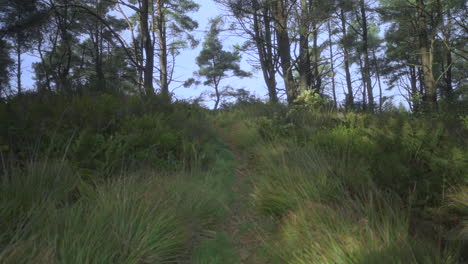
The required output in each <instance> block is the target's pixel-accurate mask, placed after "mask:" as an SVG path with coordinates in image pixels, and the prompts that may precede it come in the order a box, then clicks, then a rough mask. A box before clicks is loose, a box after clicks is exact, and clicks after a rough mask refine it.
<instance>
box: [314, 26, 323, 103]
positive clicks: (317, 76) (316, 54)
mask: <svg viewBox="0 0 468 264" xmlns="http://www.w3.org/2000/svg"><path fill="white" fill-rule="evenodd" d="M318 31H319V28H318V27H317V25H316V24H315V23H314V24H313V25H312V37H313V39H314V40H313V45H312V49H313V51H314V88H315V89H316V90H317V93H319V94H322V93H323V91H322V76H320V72H319V64H320V51H319V46H318V35H319V32H318Z"/></svg>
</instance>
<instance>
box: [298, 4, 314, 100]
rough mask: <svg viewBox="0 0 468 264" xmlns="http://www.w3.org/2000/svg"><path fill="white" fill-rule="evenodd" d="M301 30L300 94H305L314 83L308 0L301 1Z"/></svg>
mask: <svg viewBox="0 0 468 264" xmlns="http://www.w3.org/2000/svg"><path fill="white" fill-rule="evenodd" d="M299 28H300V30H299V34H300V36H299V46H300V47H299V67H298V71H299V92H300V93H303V92H305V91H307V90H309V89H310V88H311V83H312V78H311V65H310V53H309V29H310V16H309V6H308V4H307V0H301V19H300V26H299Z"/></svg>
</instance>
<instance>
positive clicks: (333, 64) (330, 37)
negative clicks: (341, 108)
mask: <svg viewBox="0 0 468 264" xmlns="http://www.w3.org/2000/svg"><path fill="white" fill-rule="evenodd" d="M327 28H328V42H329V44H328V48H329V50H330V71H331V79H332V92H333V103H334V105H335V108H337V107H338V103H337V101H336V82H335V61H334V59H335V58H334V54H333V42H332V30H331V26H330V21H328V23H327Z"/></svg>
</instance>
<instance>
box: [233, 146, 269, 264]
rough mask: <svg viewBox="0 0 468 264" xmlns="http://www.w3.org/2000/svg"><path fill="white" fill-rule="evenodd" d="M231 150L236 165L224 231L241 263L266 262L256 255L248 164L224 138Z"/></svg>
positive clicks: (257, 239) (255, 233)
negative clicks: (232, 196) (232, 198)
mask: <svg viewBox="0 0 468 264" xmlns="http://www.w3.org/2000/svg"><path fill="white" fill-rule="evenodd" d="M225 143H226V144H227V146H228V148H229V150H230V151H231V152H232V154H233V156H234V160H235V164H236V167H235V169H234V177H235V181H234V184H233V187H232V188H233V193H234V201H233V203H232V204H231V207H230V212H229V218H228V220H227V221H226V223H225V228H224V229H225V232H226V234H227V235H228V236H229V237H230V238H231V241H232V243H233V246H234V247H235V250H236V251H237V253H238V255H239V259H240V263H241V264H263V263H266V262H265V261H264V260H262V259H261V258H260V257H259V256H258V249H259V247H260V245H261V241H260V239H259V238H258V236H257V234H258V232H257V231H256V230H255V226H256V222H257V221H256V219H257V216H256V214H255V212H254V210H253V208H252V206H251V204H250V199H249V198H250V192H251V186H250V184H249V183H248V164H247V160H246V157H245V156H244V155H243V154H242V153H241V152H240V151H239V150H238V149H237V147H236V145H235V144H234V143H233V142H231V141H229V140H225Z"/></svg>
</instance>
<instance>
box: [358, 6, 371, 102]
mask: <svg viewBox="0 0 468 264" xmlns="http://www.w3.org/2000/svg"><path fill="white" fill-rule="evenodd" d="M360 6H361V19H362V55H363V56H364V65H363V70H364V76H363V77H364V80H363V81H364V83H365V87H367V98H368V103H369V108H370V110H371V111H374V93H373V90H372V88H373V87H372V80H371V76H370V67H369V66H370V62H369V48H368V46H369V43H368V29H367V17H366V6H365V3H364V0H360Z"/></svg>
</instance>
